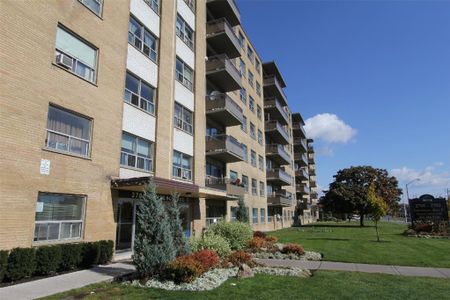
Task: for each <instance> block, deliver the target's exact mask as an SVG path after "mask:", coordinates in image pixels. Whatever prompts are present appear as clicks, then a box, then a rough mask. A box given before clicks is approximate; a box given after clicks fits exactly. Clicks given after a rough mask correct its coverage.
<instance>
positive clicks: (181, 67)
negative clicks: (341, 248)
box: [176, 57, 194, 91]
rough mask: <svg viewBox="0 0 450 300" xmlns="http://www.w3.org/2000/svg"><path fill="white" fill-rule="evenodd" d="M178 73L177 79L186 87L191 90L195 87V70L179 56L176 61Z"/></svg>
mask: <svg viewBox="0 0 450 300" xmlns="http://www.w3.org/2000/svg"><path fill="white" fill-rule="evenodd" d="M176 73H177V76H176V78H177V80H178V81H179V82H181V84H183V85H184V86H185V87H187V88H188V89H189V90H190V91H192V90H193V89H194V86H193V83H192V82H193V80H194V71H192V69H191V68H189V66H188V65H187V64H185V63H184V61H182V60H181V59H179V58H178V57H177V61H176Z"/></svg>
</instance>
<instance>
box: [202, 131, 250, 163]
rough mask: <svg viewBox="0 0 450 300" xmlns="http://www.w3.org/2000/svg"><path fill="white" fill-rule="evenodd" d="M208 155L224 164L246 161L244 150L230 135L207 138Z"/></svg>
mask: <svg viewBox="0 0 450 300" xmlns="http://www.w3.org/2000/svg"><path fill="white" fill-rule="evenodd" d="M206 155H208V156H213V157H215V158H217V159H219V160H221V161H224V162H238V161H243V160H244V148H243V147H242V144H241V143H239V141H238V140H236V139H235V138H234V137H232V136H230V135H215V136H206Z"/></svg>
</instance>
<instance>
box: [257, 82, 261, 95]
mask: <svg viewBox="0 0 450 300" xmlns="http://www.w3.org/2000/svg"><path fill="white" fill-rule="evenodd" d="M256 94H258V96H261V84H260V83H259V82H258V81H256Z"/></svg>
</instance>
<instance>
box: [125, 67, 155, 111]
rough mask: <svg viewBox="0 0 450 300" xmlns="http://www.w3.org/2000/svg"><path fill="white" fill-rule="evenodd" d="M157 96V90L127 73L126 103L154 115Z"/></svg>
mask: <svg viewBox="0 0 450 300" xmlns="http://www.w3.org/2000/svg"><path fill="white" fill-rule="evenodd" d="M155 94H156V92H155V88H153V87H152V86H150V85H149V84H147V83H145V82H144V81H142V80H141V79H139V78H138V77H136V76H134V75H132V74H130V73H128V72H127V77H126V80H125V96H124V100H125V102H127V103H130V104H133V105H135V106H137V107H139V108H141V109H143V110H145V111H147V112H149V113H151V114H154V113H155Z"/></svg>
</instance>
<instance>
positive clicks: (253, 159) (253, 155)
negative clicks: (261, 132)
mask: <svg viewBox="0 0 450 300" xmlns="http://www.w3.org/2000/svg"><path fill="white" fill-rule="evenodd" d="M250 163H251V165H252V166H253V167H255V168H256V152H255V151H253V150H252V151H251V152H250Z"/></svg>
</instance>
